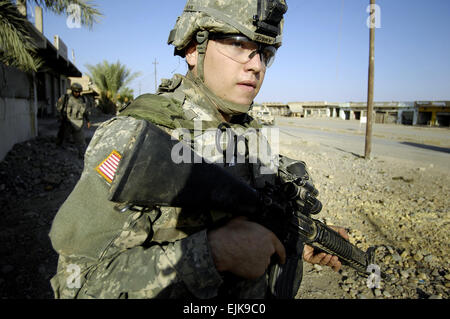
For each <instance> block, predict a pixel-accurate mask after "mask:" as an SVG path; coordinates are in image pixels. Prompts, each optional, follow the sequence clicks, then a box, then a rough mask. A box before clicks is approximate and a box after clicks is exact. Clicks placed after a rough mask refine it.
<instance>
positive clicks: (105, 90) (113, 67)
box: [85, 60, 141, 113]
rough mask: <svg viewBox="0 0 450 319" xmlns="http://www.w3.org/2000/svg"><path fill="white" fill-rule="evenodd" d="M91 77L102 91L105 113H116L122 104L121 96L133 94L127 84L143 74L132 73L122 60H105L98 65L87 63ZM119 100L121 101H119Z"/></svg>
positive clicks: (101, 99)
mask: <svg viewBox="0 0 450 319" xmlns="http://www.w3.org/2000/svg"><path fill="white" fill-rule="evenodd" d="M85 66H86V68H87V69H88V71H89V74H88V75H89V77H90V78H91V79H92V82H93V83H94V84H95V85H96V86H97V88H98V90H99V91H100V106H101V108H102V109H103V111H104V112H105V113H115V112H116V111H117V107H119V106H121V103H122V102H123V100H121V96H122V95H124V96H126V95H128V98H129V97H130V96H132V92H133V91H132V90H131V89H129V88H127V85H128V84H129V83H130V82H131V81H133V80H134V79H136V78H137V77H139V76H140V75H141V73H140V72H134V73H132V72H131V70H130V69H128V68H127V67H126V66H125V65H123V64H121V63H120V61H117V62H116V63H111V64H110V63H109V62H108V61H106V60H104V61H103V62H101V63H98V64H96V65H90V64H86V65H85ZM118 102H119V103H118Z"/></svg>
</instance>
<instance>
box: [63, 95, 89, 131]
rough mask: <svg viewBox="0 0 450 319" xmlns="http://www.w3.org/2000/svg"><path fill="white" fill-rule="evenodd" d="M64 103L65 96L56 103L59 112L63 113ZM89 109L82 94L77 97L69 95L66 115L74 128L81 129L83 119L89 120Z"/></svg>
mask: <svg viewBox="0 0 450 319" xmlns="http://www.w3.org/2000/svg"><path fill="white" fill-rule="evenodd" d="M63 103H64V96H63V97H61V98H60V99H59V100H58V102H57V103H56V109H57V111H58V112H59V113H61V111H62V109H63V106H64V105H63ZM88 111H89V110H88V108H87V103H86V101H85V99H84V97H82V96H80V97H78V98H76V97H74V96H73V95H72V94H70V95H69V98H68V100H67V106H66V108H65V111H64V115H66V116H67V119H68V120H69V121H70V123H71V124H72V126H73V127H74V129H76V130H81V128H82V127H83V120H86V121H89V114H88ZM62 115H63V114H62Z"/></svg>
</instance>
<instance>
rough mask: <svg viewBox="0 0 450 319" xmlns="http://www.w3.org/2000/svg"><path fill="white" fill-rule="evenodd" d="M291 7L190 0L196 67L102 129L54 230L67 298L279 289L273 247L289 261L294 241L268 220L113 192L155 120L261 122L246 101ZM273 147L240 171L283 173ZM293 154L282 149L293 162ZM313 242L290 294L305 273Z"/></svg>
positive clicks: (190, 58)
mask: <svg viewBox="0 0 450 319" xmlns="http://www.w3.org/2000/svg"><path fill="white" fill-rule="evenodd" d="M286 10H287V6H286V4H285V1H282V0H272V1H268V0H258V1H257V0H234V1H215V0H190V1H188V2H187V4H186V6H185V9H184V11H183V13H182V15H181V16H180V17H179V18H178V20H177V22H176V25H175V28H174V29H173V30H172V32H171V33H170V36H169V43H170V44H172V45H174V46H175V53H176V54H179V55H181V56H183V57H185V58H186V61H187V63H188V65H189V71H188V73H187V75H186V76H183V75H179V74H176V75H175V76H174V77H173V78H172V79H171V80H165V81H163V83H162V84H161V86H160V88H159V91H158V93H157V94H155V95H154V94H144V95H142V96H140V97H139V98H137V99H136V100H135V101H134V102H133V103H131V104H130V105H129V106H128V107H127V108H126V109H125V110H122V112H121V113H120V116H117V117H116V118H114V119H112V120H109V121H106V122H104V123H103V124H102V125H101V126H100V127H99V128H98V129H97V130H96V133H95V135H94V136H93V138H92V140H91V142H90V144H89V147H88V149H87V151H86V155H85V166H84V171H83V174H82V175H81V178H80V180H79V181H78V183H77V185H76V186H75V188H74V190H73V192H72V193H71V194H70V196H69V197H68V199H67V200H66V202H65V203H64V204H63V205H62V207H61V208H60V210H59V211H58V213H57V215H56V217H55V220H54V221H53V225H52V229H51V232H50V238H51V241H52V245H53V247H54V249H55V250H56V251H57V252H58V253H59V262H58V270H57V274H56V275H55V276H54V277H53V278H52V280H51V284H52V287H53V290H54V292H55V297H56V298H187V297H195V298H213V297H223V296H225V297H226V296H228V297H230V296H232V297H238V298H265V297H267V296H268V281H267V270H268V267H269V266H270V260H271V257H272V255H274V254H275V255H276V256H277V257H278V260H279V263H280V264H283V263H284V261H285V248H284V247H283V244H282V243H281V242H280V240H279V239H278V238H277V237H276V236H275V234H274V233H273V232H271V231H270V230H268V229H267V228H265V227H263V226H262V225H260V224H257V223H254V222H252V221H249V220H247V219H246V218H244V217H235V218H231V217H230V216H226V215H225V216H223V214H221V213H219V212H213V211H208V210H206V211H205V210H204V209H200V208H199V209H181V208H177V207H166V206H152V207H136V206H134V207H132V208H130V209H128V210H126V209H125V210H121V212H120V211H119V210H120V209H117V208H118V206H117V203H114V202H112V201H109V200H108V197H109V191H110V188H111V183H112V182H113V180H114V174H115V169H116V168H115V167H116V165H117V162H118V161H120V158H121V155H122V154H124V152H125V150H126V149H127V147H128V146H129V145H130V143H131V144H132V143H134V141H136V140H137V138H138V137H139V136H141V135H139V134H141V132H142V129H143V127H146V126H145V125H144V124H145V121H148V122H151V123H154V124H156V125H158V126H159V127H160V128H163V129H164V130H166V131H167V132H172V131H173V130H175V129H177V128H186V129H189V130H193V129H194V121H201V123H202V125H203V129H207V128H215V129H217V127H218V126H219V125H220V124H222V123H224V122H225V123H226V124H227V125H229V127H231V128H233V129H236V130H239V129H241V130H242V129H243V130H246V129H251V128H259V125H258V124H257V123H256V122H255V121H254V120H253V119H252V118H251V117H249V116H248V115H247V114H246V112H247V111H248V110H249V108H250V106H251V105H252V103H253V99H254V98H255V96H256V95H257V93H258V92H259V89H260V87H261V85H262V82H263V79H264V75H265V72H266V69H267V68H268V67H269V66H270V64H271V63H272V61H273V59H274V56H275V53H276V50H277V48H278V47H280V45H281V34H282V26H283V14H284V13H285V12H286ZM205 134H206V132H205V133H203V134H200V136H195V139H199V141H201V142H202V143H203V144H202V145H206V146H208V145H207V144H208V143H209V144H210V145H214V147H212V148H211V149H215V142H216V141H215V139H214V138H213V139H208V137H207V136H206V137H205V136H204V135H205ZM253 134H259V133H258V132H257V130H256V129H255V130H253ZM249 140H254V139H249ZM127 145H128V146H127ZM215 155H217V154H211V155H208V154H203V156H204V157H205V158H207V159H208V160H209V161H211V162H216V161H217V160H220V159H222V158H217V157H216V156H215ZM220 156H222V154H219V157H220ZM274 156H276V157H278V154H275V155H274ZM274 156H272V157H271V158H270V160H267V159H263V158H258V161H257V163H256V164H250V163H248V164H246V165H250V166H249V167H246V168H245V169H243V170H241V171H234V172H233V174H236V175H237V176H238V177H239V178H241V179H242V180H244V181H245V182H247V183H250V184H251V185H252V186H255V187H256V186H261V185H264V183H265V182H266V181H270V182H274V181H275V180H276V179H277V178H278V176H276V174H264V175H263V174H260V172H261V168H262V167H266V166H267V167H269V166H271V165H272V164H273V162H272V160H273V159H274ZM293 162H294V163H295V161H293V160H289V159H286V158H282V160H281V163H282V165H286V163H288V164H289V163H290V164H292V163H293ZM221 165H222V166H223V164H221ZM174 178H176V176H175V177H174ZM153 186H154V187H155V189H157V188H158V185H153ZM216 221H222V222H221V223H219V224H217V223H216ZM302 250H303V247H301V251H299V255H298V260H296V266H295V267H297V268H296V269H297V272H296V273H297V275H298V276H297V277H296V278H295V280H292V285H293V288H292V292H293V295H292V296H291V297H294V296H295V293H296V292H297V290H298V287H299V284H300V281H301V272H302ZM304 257H305V258H306V259H307V260H309V261H311V262H316V263H320V264H322V265H328V266H330V267H333V268H334V269H335V270H337V269H339V268H340V265H341V264H340V262H339V261H338V260H337V258H336V257H333V256H331V255H327V254H314V252H313V250H312V248H311V247H309V249H307V248H305V254H304ZM74 269H77V272H76V276H75V274H74V272H73V270H74Z"/></svg>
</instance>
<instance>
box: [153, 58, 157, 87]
mask: <svg viewBox="0 0 450 319" xmlns="http://www.w3.org/2000/svg"><path fill="white" fill-rule="evenodd" d="M153 64H154V65H155V93H156V91H157V89H158V87H157V85H158V82H157V77H156V65H157V64H158V62H156V58H155V62H153Z"/></svg>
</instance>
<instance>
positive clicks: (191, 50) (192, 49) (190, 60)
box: [186, 42, 198, 69]
mask: <svg viewBox="0 0 450 319" xmlns="http://www.w3.org/2000/svg"><path fill="white" fill-rule="evenodd" d="M197 61H198V52H197V44H196V43H195V42H191V43H190V44H189V45H188V47H187V48H186V62H187V64H188V65H189V69H194V68H195V67H196V66H197Z"/></svg>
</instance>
